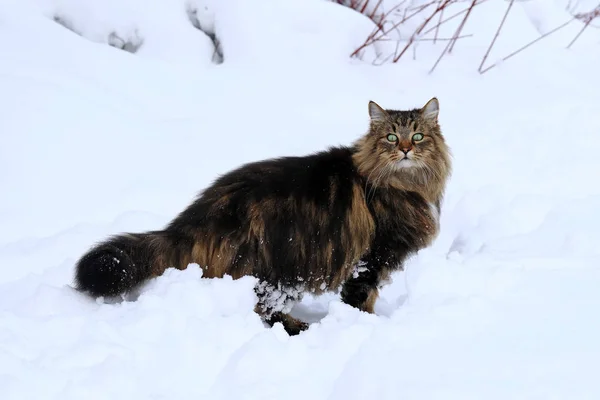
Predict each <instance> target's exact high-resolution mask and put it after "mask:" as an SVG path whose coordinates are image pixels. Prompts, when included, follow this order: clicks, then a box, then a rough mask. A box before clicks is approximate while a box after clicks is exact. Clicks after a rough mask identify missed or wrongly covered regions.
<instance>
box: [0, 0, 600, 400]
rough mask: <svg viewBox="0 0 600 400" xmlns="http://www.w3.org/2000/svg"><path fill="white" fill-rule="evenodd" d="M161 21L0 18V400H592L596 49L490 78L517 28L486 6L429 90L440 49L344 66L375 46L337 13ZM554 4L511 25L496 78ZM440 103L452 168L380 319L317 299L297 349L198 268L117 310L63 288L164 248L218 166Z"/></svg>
mask: <svg viewBox="0 0 600 400" xmlns="http://www.w3.org/2000/svg"><path fill="white" fill-rule="evenodd" d="M151 3H152V4H151V6H150V5H148V4H146V2H141V1H139V0H123V1H93V0H85V1H73V0H61V1H59V0H0V48H2V53H1V55H0V110H1V112H0V187H2V192H1V193H2V195H1V196H0V220H1V221H2V224H1V227H0V392H1V393H2V396H1V397H2V399H19V400H22V399H39V398H44V399H61V400H66V399H81V398H86V399H107V398H111V399H132V398H135V399H146V398H147V399H167V398H168V399H178V398H206V399H282V398H286V399H306V398H310V399H364V398H378V399H397V398H403V399H438V398H444V399H482V398H485V399H506V398H511V399H538V398H539V399H574V398H577V399H583V398H598V397H600V382H598V379H597V378H596V376H595V371H596V369H595V366H596V364H597V360H598V356H600V345H599V344H598V341H597V337H598V335H599V334H600V322H598V318H597V317H596V315H597V310H598V308H599V306H600V296H599V295H598V290H597V288H598V287H599V285H600V268H599V265H600V230H599V229H598V226H600V213H599V212H598V210H599V209H600V186H599V185H598V184H597V183H596V182H597V179H598V178H597V177H598V170H599V169H600V159H599V158H598V157H597V149H598V146H599V145H600V139H599V137H598V132H599V131H600V119H598V115H600V92H599V90H598V88H599V87H600V75H599V74H598V73H597V65H599V63H600V53H599V52H598V45H599V44H600V43H599V39H600V36H599V34H598V31H597V29H595V28H589V29H587V30H586V31H585V32H584V34H583V35H582V36H581V37H580V38H579V39H578V41H577V42H576V43H575V45H573V46H572V47H571V48H570V49H569V50H566V49H565V47H566V45H568V44H569V42H570V41H571V40H572V38H573V37H574V36H575V35H576V34H577V32H578V31H579V30H581V27H582V25H581V24H580V23H579V22H574V23H572V24H571V25H569V26H568V27H566V28H565V29H563V30H561V31H558V32H556V33H555V34H553V35H551V36H549V37H548V38H546V39H544V40H542V41H540V42H538V43H536V44H535V45H534V46H532V47H530V48H528V49H527V50H525V51H523V52H522V53H520V54H519V55H517V56H515V57H513V58H511V59H509V60H507V61H506V62H504V63H502V64H499V65H497V66H495V67H494V68H493V69H491V70H489V71H488V72H486V73H485V74H483V75H480V74H478V73H477V67H478V65H479V62H480V61H481V58H482V57H483V54H484V53H485V51H486V49H487V47H488V45H489V42H490V40H491V38H492V37H493V35H494V33H495V31H496V29H497V26H498V25H497V24H498V23H499V22H500V19H501V17H502V15H503V13H504V11H505V9H506V6H507V4H506V2H486V3H484V4H483V5H481V6H478V7H477V8H476V9H475V10H474V16H473V19H471V20H470V21H469V23H467V25H466V26H465V29H464V32H463V33H465V34H474V36H473V37H470V38H465V39H461V41H459V42H458V43H457V45H456V47H455V50H454V51H453V53H452V54H450V55H447V56H445V57H444V59H443V60H442V62H441V63H440V65H439V66H438V68H436V70H435V73H433V74H428V71H429V70H430V69H431V66H432V65H433V63H434V62H435V60H436V59H437V58H438V56H439V54H440V52H441V51H442V49H443V47H444V46H445V43H441V44H440V43H438V44H436V45H432V44H431V43H428V42H423V43H421V44H419V46H418V48H417V51H416V53H415V54H416V58H415V59H414V60H413V59H412V54H411V56H410V57H407V58H406V59H403V61H402V62H401V63H398V64H386V65H382V66H373V65H371V63H370V60H371V59H370V58H372V57H374V55H373V54H372V53H365V54H364V55H363V56H364V57H363V59H364V62H360V61H359V60H356V59H350V58H349V57H348V54H349V53H350V52H351V51H352V50H353V49H354V48H356V47H357V46H358V45H360V44H361V43H362V41H363V40H364V37H365V36H366V35H367V34H368V33H369V32H370V31H371V29H372V24H371V23H370V22H369V20H368V19H367V18H366V17H364V16H361V15H358V14H356V13H353V12H352V11H351V10H348V9H346V8H344V7H342V6H339V5H337V4H333V3H331V2H328V1H321V0H306V1H301V2H299V1H292V0H282V1H274V0H255V1H253V2H244V1H239V0H222V1H199V0H198V1H187V2H186V1H183V0H182V1H166V0H164V1H161V0H154V1H152V2H151ZM566 3H568V2H567V1H558V0H556V1H554V2H541V1H537V2H524V3H521V2H518V3H515V5H514V6H513V10H512V11H511V14H510V16H509V18H508V19H507V21H506V23H505V26H504V27H503V31H502V34H501V35H500V37H499V39H498V42H497V43H496V45H495V46H494V50H493V51H492V53H491V55H490V58H489V61H488V62H491V60H496V59H501V58H502V57H504V56H506V55H507V54H509V53H510V52H512V51H514V50H516V49H517V48H519V47H521V46H523V45H525V44H527V43H528V42H529V41H531V40H533V39H535V38H536V37H537V36H538V35H539V34H540V32H545V31H547V30H548V29H552V27H553V26H555V25H556V24H557V23H561V22H562V19H561V15H564V16H565V18H567V19H568V16H569V13H568V11H567V9H566ZM569 3H571V2H569ZM588 3H589V2H588ZM592 3H593V2H592ZM386 4H387V3H386ZM590 4H591V3H590ZM593 6H594V4H591V7H593ZM582 7H583V6H582V5H581V4H579V5H578V8H577V12H580V11H585V8H582ZM190 10H196V13H195V16H196V17H195V18H196V19H197V21H198V22H194V21H191V20H190V16H189V12H190ZM57 15H58V16H60V17H61V18H62V19H63V21H68V23H70V24H71V26H72V29H73V30H75V31H77V32H78V34H75V33H73V32H72V31H70V30H68V29H65V28H64V27H63V26H61V25H60V24H57V23H56V22H54V20H53V19H54V18H55V17H56V16H57ZM194 23H196V25H198V26H200V27H201V28H202V30H200V29H197V28H196V27H194ZM577 24H579V25H577ZM455 28H456V25H454V26H450V25H449V26H448V27H447V28H446V31H444V32H442V33H443V34H446V35H448V34H449V33H448V32H450V33H451V32H453V30H454V29H455ZM113 32H115V33H116V35H117V36H118V37H119V38H121V39H123V40H132V38H133V39H135V37H136V36H135V35H138V37H139V38H140V39H142V44H141V46H140V47H139V48H138V49H137V50H136V51H135V52H134V53H132V52H129V51H123V50H121V49H119V48H115V47H111V45H112V46H115V44H118V43H115V42H114V40H115V39H114V35H113V39H111V40H113V42H110V40H109V38H110V37H111V33H113ZM136 32H137V33H136ZM212 34H216V36H217V38H219V40H220V42H221V43H220V45H221V46H222V51H223V55H224V59H223V63H219V60H218V59H215V58H214V56H213V54H214V50H215V49H214V44H213V42H212V40H211V38H210V35H212ZM386 48H387V47H386V46H385V45H382V47H381V48H380V49H379V50H380V51H386ZM433 96H436V97H438V98H439V100H440V121H441V124H442V129H443V132H444V133H445V135H446V138H447V141H448V143H449V145H450V147H451V149H452V152H453V163H454V172H453V176H452V179H451V181H450V183H449V186H448V190H447V194H446V197H445V201H444V204H443V208H442V212H441V215H440V229H441V231H440V235H439V237H438V238H437V240H436V241H435V242H434V244H433V245H432V246H431V247H429V248H427V249H424V250H423V251H421V252H420V253H419V254H418V255H417V256H415V257H414V258H412V259H410V260H409V261H408V262H407V264H406V272H402V273H396V274H394V275H393V276H392V282H391V283H390V284H389V285H388V286H387V287H385V288H384V289H383V290H382V292H381V298H380V299H379V301H378V302H377V303H376V306H375V310H376V313H377V314H376V315H371V314H366V313H362V312H359V311H358V310H355V309H353V308H351V307H349V306H346V305H344V304H342V303H341V302H340V301H339V298H338V297H337V296H335V295H332V294H331V295H329V294H328V295H324V296H321V297H318V298H314V297H307V298H305V299H304V300H303V302H302V303H301V304H299V305H297V306H296V307H295V308H294V310H293V313H294V315H296V316H299V317H301V318H302V319H304V320H306V321H308V322H312V323H313V324H312V325H311V327H310V329H309V330H308V331H306V332H303V333H302V334H300V335H298V336H294V337H289V336H288V335H287V334H286V333H285V331H284V330H283V329H282V327H281V326H280V325H275V326H274V327H273V328H268V327H266V326H265V325H264V324H263V323H262V322H261V321H260V318H259V317H258V315H256V313H254V311H253V310H254V306H255V304H256V296H255V294H254V291H253V286H254V285H255V284H256V281H255V280H254V278H251V277H246V278H243V279H239V280H235V281H234V280H232V279H231V278H229V277H224V278H222V279H200V278H201V274H202V272H201V269H200V268H199V267H198V266H197V265H191V266H190V267H189V268H188V269H187V270H185V271H174V270H169V271H167V272H166V273H165V275H164V276H161V277H159V278H157V279H154V280H152V281H150V282H149V283H148V284H147V285H145V286H144V287H143V288H141V289H140V291H139V292H138V293H134V294H132V295H131V296H129V297H127V298H125V299H123V300H122V301H118V302H108V301H104V300H102V299H99V300H98V301H96V300H93V299H89V298H86V297H83V296H81V295H80V294H78V293H76V292H75V291H74V290H73V289H72V288H71V286H70V285H71V283H72V278H73V265H74V263H75V262H76V260H77V259H78V257H79V256H80V255H81V254H82V253H83V252H84V251H86V250H87V249H88V248H89V246H90V245H92V244H93V243H95V242H97V241H99V240H102V239H103V238H105V237H106V236H107V235H110V234H113V233H118V232H123V231H142V230H146V229H157V228H159V227H161V226H163V225H164V224H166V223H167V222H168V221H169V220H170V219H171V218H172V217H173V216H174V215H175V214H176V213H178V212H179V211H180V210H181V209H182V208H183V207H185V206H187V204H189V202H190V201H191V200H192V198H193V197H194V196H195V194H196V193H197V192H198V191H200V190H201V189H202V188H204V187H205V186H206V185H208V184H209V183H210V182H211V181H212V180H213V179H214V178H216V177H217V176H218V175H220V174H222V173H224V172H226V171H227V170H229V169H231V168H234V167H236V166H238V165H240V164H242V163H244V162H248V161H253V160H259V159H263V158H267V157H273V156H281V155H300V154H306V153H309V152H312V151H316V150H321V149H323V148H325V147H327V146H330V145H337V144H348V143H351V142H352V141H353V140H355V139H356V138H357V137H358V136H359V135H361V134H362V133H363V132H364V131H365V129H366V128H367V124H368V119H367V118H368V114H367V104H368V101H369V100H374V101H377V103H378V104H380V105H382V106H384V107H390V108H394V107H396V108H402V107H415V106H421V105H424V104H425V102H426V101H427V100H429V99H430V98H431V97H433Z"/></svg>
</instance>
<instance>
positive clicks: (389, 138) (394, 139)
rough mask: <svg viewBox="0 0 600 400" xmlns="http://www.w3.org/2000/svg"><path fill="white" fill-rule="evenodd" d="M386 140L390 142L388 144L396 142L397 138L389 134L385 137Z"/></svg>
mask: <svg viewBox="0 0 600 400" xmlns="http://www.w3.org/2000/svg"><path fill="white" fill-rule="evenodd" d="M387 140H388V141H390V142H397V141H398V136H396V135H392V134H391V133H390V134H389V135H387Z"/></svg>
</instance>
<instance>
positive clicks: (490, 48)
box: [478, 0, 515, 73]
mask: <svg viewBox="0 0 600 400" xmlns="http://www.w3.org/2000/svg"><path fill="white" fill-rule="evenodd" d="M514 2H515V0H510V3H508V8H507V9H506V12H505V13H504V17H502V22H500V26H498V30H497V31H496V34H495V35H494V38H493V39H492V42H491V43H490V47H488V49H487V51H486V52H485V55H484V56H483V59H482V60H481V64H480V65H479V69H478V71H479V73H482V72H481V69H482V68H483V64H485V60H487V58H488V56H489V55H490V52H491V51H492V47H494V43H496V39H498V35H500V30H501V29H502V26H503V25H504V21H506V17H508V13H509V12H510V9H511V7H512V6H513V3H514Z"/></svg>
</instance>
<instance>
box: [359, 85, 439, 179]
mask: <svg viewBox="0 0 600 400" xmlns="http://www.w3.org/2000/svg"><path fill="white" fill-rule="evenodd" d="M439 110H440V105H439V101H438V100H437V98H435V97H434V98H432V99H431V100H429V101H428V102H427V104H425V105H424V106H423V107H422V108H415V109H412V110H407V111H397V110H386V109H384V108H382V107H380V106H379V105H378V104H377V103H375V102H373V101H371V102H369V116H370V119H371V121H370V128H369V132H368V133H367V134H366V135H365V136H364V137H363V138H362V139H361V140H360V141H359V142H358V152H357V162H358V164H359V165H358V166H359V169H360V170H362V171H361V172H362V173H363V174H370V175H371V178H370V179H371V180H372V179H373V176H375V177H377V176H380V178H379V180H380V183H385V180H389V179H401V178H402V177H404V178H406V179H408V180H412V181H414V182H421V183H428V182H429V181H430V180H432V179H433V180H437V181H440V183H443V182H445V179H446V178H447V176H448V175H449V173H450V152H449V149H448V147H447V145H446V142H445V139H444V137H443V135H442V132H441V129H440V125H439V123H438V114H439ZM372 183H373V184H375V185H378V183H377V182H372Z"/></svg>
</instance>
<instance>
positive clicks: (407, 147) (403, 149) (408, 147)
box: [400, 146, 412, 154]
mask: <svg viewBox="0 0 600 400" xmlns="http://www.w3.org/2000/svg"><path fill="white" fill-rule="evenodd" d="M400 150H402V152H403V153H404V154H408V152H409V151H411V150H412V146H402V147H400Z"/></svg>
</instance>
